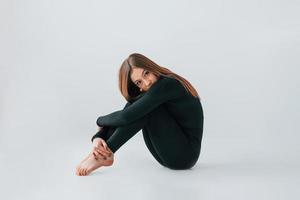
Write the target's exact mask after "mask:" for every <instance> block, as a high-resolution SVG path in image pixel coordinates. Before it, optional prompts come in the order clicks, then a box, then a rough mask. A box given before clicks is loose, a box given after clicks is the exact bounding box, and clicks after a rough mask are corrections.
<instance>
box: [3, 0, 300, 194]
mask: <svg viewBox="0 0 300 200" xmlns="http://www.w3.org/2000/svg"><path fill="white" fill-rule="evenodd" d="M299 9H300V3H299V2H297V1H294V0H285V1H283V0H276V1H271V0H263V1H262V0H253V1H238V0H230V1H221V0H212V1H196V0H185V1H171V0H167V1H158V0H152V1H138V0H135V1H133V0H130V1H121V0H119V1H95V0H88V1H79V0H75V1H71V0H47V1H46V0H42V1H41V0H26V1H21V0H15V1H10V0H1V1H0V30H1V32H0V89H1V90H0V95H1V98H0V109H1V110H0V162H1V165H0V176H1V177H4V178H1V180H0V186H1V188H3V187H6V188H7V189H6V190H4V191H5V192H4V193H2V192H1V193H2V195H4V196H5V197H6V199H7V198H8V197H11V198H12V199H14V198H15V199H17V198H20V197H23V198H24V197H28V198H31V199H32V198H34V197H35V198H37V199H38V198H40V197H41V195H42V192H49V191H48V190H47V188H49V185H51V183H53V184H54V183H55V182H56V181H58V180H59V179H60V178H59V177H57V180H56V179H55V180H54V179H51V178H50V177H48V179H46V180H50V182H49V185H47V186H43V184H41V185H39V184H37V182H39V181H43V174H45V173H46V174H47V173H49V172H51V170H54V171H55V170H57V171H59V169H60V168H59V167H60V165H59V164H57V165H53V166H57V167H53V166H52V165H51V164H53V163H55V158H59V160H60V162H61V161H62V160H63V159H66V160H65V161H66V162H65V163H69V165H68V167H69V166H70V167H69V168H66V169H65V170H66V172H67V171H68V170H70V171H71V170H73V168H71V167H73V165H74V164H76V162H77V161H78V162H79V161H80V160H81V159H82V157H83V156H84V155H85V154H86V153H87V152H88V150H89V148H90V145H91V143H90V138H91V137H92V136H93V134H95V131H96V119H97V117H98V116H100V115H105V114H109V113H111V112H113V111H116V110H119V109H122V108H123V106H124V105H125V99H124V98H123V97H122V96H121V94H120V92H119V90H118V85H117V84H118V70H119V67H120V65H121V63H122V61H123V60H124V59H125V58H127V56H128V55H129V54H131V53H134V52H138V53H142V54H144V55H146V56H148V57H149V58H150V59H152V60H154V61H155V62H157V63H158V64H160V65H162V66H165V67H167V68H169V69H171V70H172V71H174V72H175V73H178V74H179V75H181V76H183V77H185V78H186V79H187V80H189V81H190V82H191V83H192V84H193V85H194V87H195V88H196V89H197V90H198V92H199V94H200V96H201V98H202V105H203V109H204V117H205V119H204V135H203V148H202V150H201V156H200V159H199V163H201V162H203V163H205V160H206V161H207V163H208V164H207V168H208V169H209V168H210V167H212V168H213V167H214V164H209V163H210V161H212V162H211V163H215V164H216V163H217V164H218V166H221V167H219V168H218V169H220V170H222V166H226V165H225V164H224V163H231V164H232V165H231V164H228V165H227V166H230V167H233V166H235V164H234V163H241V162H242V163H246V165H245V166H248V167H249V164H251V163H257V164H259V163H263V164H264V165H263V166H264V167H265V168H260V167H261V166H259V165H256V168H255V167H254V168H255V169H256V170H257V171H263V172H268V170H270V166H273V167H276V166H277V168H273V171H272V172H274V174H277V172H279V171H276V170H280V169H283V171H289V172H291V174H292V175H286V176H284V175H283V176H282V177H281V180H282V181H283V182H284V183H285V184H290V185H289V186H291V187H289V189H287V190H285V191H282V193H280V194H281V195H282V196H280V195H278V194H276V193H273V195H274V197H277V198H280V197H282V198H284V197H286V196H287V195H291V196H289V197H295V198H296V199H297V197H298V198H299V193H298V192H297V191H296V190H294V189H295V188H293V187H294V186H295V184H296V183H299V181H297V180H298V179H299V178H300V177H299V176H300V173H299V172H300V170H299V164H300V162H299V152H300V147H299V139H300V137H299V132H300V128H299V118H300V114H299V113H300V106H299V102H300V93H299V86H300V84H299V83H300V80H299V69H298V68H299V66H300V59H299V55H300V47H299V44H300V20H299V17H300V14H299ZM142 140H143V139H142V136H141V134H137V135H136V137H134V138H133V139H132V141H129V142H128V144H125V145H126V146H124V147H121V149H120V150H119V151H120V155H119V160H122V159H123V158H124V157H126V155H128V154H130V153H133V152H135V153H136V154H135V156H136V157H137V158H139V157H138V155H140V157H141V158H142V157H143V156H145V154H146V155H147V156H148V158H149V159H152V157H151V155H150V154H149V153H147V149H146V147H145V145H144V143H143V141H142ZM134 142H136V145H134V144H135V143H134ZM126 148H128V149H127V151H125V149H126ZM74 149H76V150H74ZM123 149H124V150H123ZM130 149H132V150H130ZM54 150H56V151H55V153H54ZM74 151H75V152H74ZM66 152H68V153H69V154H66ZM137 152H141V153H137ZM78 153H80V154H79V155H78ZM43 155H47V156H48V158H53V159H51V160H50V159H49V160H45V158H44V157H43ZM62 155H63V156H62ZM66 155H68V156H66ZM121 155H123V157H122V156H121ZM51 156H52V157H51ZM64 156H66V157H64ZM129 156H130V155H129ZM37 157H43V158H44V160H40V161H37V160H36V158H37ZM130 158H132V155H131V156H130ZM228 160H230V162H229V161H228ZM120 162H121V161H120ZM123 162H124V163H125V162H126V161H125V159H124V161H123ZM136 162H138V161H136ZM70 163H71V164H70ZM149 164H150V165H153V166H156V167H157V165H156V164H155V161H154V160H153V161H152V162H149ZM49 165H50V166H52V167H48V168H47V167H46V166H49ZM30 166H32V167H30ZM199 166H200V167H199V171H201V164H199ZM45 168H46V169H47V170H45ZM124 168H125V167H124ZM241 168H242V167H241ZM258 168H259V169H258ZM24 169H26V173H25V171H23V170H24ZM42 170H44V171H42ZM249 170H250V171H251V170H253V168H251V167H249ZM274 170H275V171H274ZM12 171H14V173H12V174H9V172H12ZM46 171H48V172H46ZM54 171H52V172H53V174H55V172H54ZM116 171H117V169H112V170H111V171H110V174H111V175H113V174H114V173H117V172H116ZM72 173H73V171H72ZM214 173H215V172H214ZM226 173H227V172H226ZM226 173H225V174H226ZM231 173H232V175H234V171H231ZM243 173H244V174H243ZM242 174H243V175H245V176H247V175H249V174H251V172H247V171H240V175H241V176H243V175H242ZM48 175H49V174H48ZM72 175H73V174H72ZM219 175H220V174H219ZM160 176H163V175H160ZM249 176H250V175H249ZM257 176H258V177H259V176H260V175H259V174H258V175H257ZM30 177H31V178H30ZM60 177H61V176H60ZM219 177H220V176H219ZM291 177H293V178H291ZM81 178H82V177H81ZM24 179H25V180H27V181H31V182H30V183H31V185H28V184H26V183H27V181H24ZM99 179H100V180H101V177H98V181H99ZM21 180H23V181H21ZM64 180H65V183H68V181H67V178H65V179H64ZM76 180H78V179H76ZM80 180H82V179H79V180H78V182H80ZM210 180H211V179H210ZM194 183H195V184H197V182H194ZM245 183H249V182H245ZM264 183H265V185H262V186H266V185H267V184H269V185H268V186H270V185H271V186H270V188H271V189H270V193H267V195H266V196H265V197H270V196H271V190H272V191H273V192H274V190H275V191H276V188H277V186H278V188H281V186H280V184H278V185H276V184H275V185H272V184H274V182H272V181H271V182H264ZM271 183H272V184H271ZM78 184H79V183H78ZM86 184H87V183H86ZM203 184H204V185H205V183H203ZM224 184H225V185H226V181H225V180H224ZM25 185H26V186H25ZM254 185H255V184H254V183H253V185H252V186H253V187H254ZM15 186H17V187H18V188H19V189H20V191H19V193H18V194H16V193H15V194H13V195H12V193H13V191H15V188H14V187H15ZM24 187H25V188H26V189H21V188H24ZM36 187H38V189H37V190H35V189H34V188H36ZM74 187H75V186H74ZM219 188H222V186H221V185H220V187H219ZM57 190H59V189H58V188H56V189H55V190H54V191H57ZM37 191H41V193H36V192H37ZM244 191H245V192H246V191H247V190H246V189H245V190H244ZM77 192H78V193H80V192H79V190H77ZM206 192H207V191H206ZM223 192H224V191H223ZM248 192H249V193H250V191H248ZM277 192H278V190H277ZM49 193H50V192H49ZM70 193H71V192H70ZM129 193H130V192H129ZM225 193H226V192H225ZM262 193H263V192H262ZM265 194H266V193H265ZM0 195H1V194H0ZM11 195H12V196H11ZM18 195H20V196H18ZM52 195H53V193H52ZM65 195H66V196H68V195H67V193H65ZM199 195H200V194H199ZM206 195H207V197H210V198H213V197H214V198H215V197H216V196H214V195H213V194H212V193H206ZM228 195H229V194H228ZM223 196H224V194H223ZM48 197H49V199H50V196H48ZM51 197H54V196H51ZM68 197H69V196H68ZM177 197H180V196H177ZM231 197H233V196H231ZM239 197H247V195H245V196H242V194H241V196H239ZM252 197H253V196H252ZM261 197H264V196H261ZM274 197H273V198H274ZM1 199H2V198H1Z"/></svg>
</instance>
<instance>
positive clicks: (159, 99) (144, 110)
mask: <svg viewBox="0 0 300 200" xmlns="http://www.w3.org/2000/svg"><path fill="white" fill-rule="evenodd" d="M161 104H164V105H165V108H166V109H167V110H168V111H169V113H170V114H171V115H172V116H173V117H174V119H175V120H176V121H177V123H178V124H179V126H180V127H181V128H182V130H183V131H186V133H187V134H189V133H190V134H191V136H195V137H198V138H199V137H202V129H203V110H202V106H201V103H200V99H199V98H196V97H194V96H192V95H191V94H190V93H189V92H188V91H187V90H186V89H185V88H184V86H183V85H182V84H181V83H180V82H179V81H178V80H177V79H175V78H171V77H167V76H163V75H161V76H160V78H159V79H158V80H157V81H156V82H155V83H154V84H153V85H152V86H151V87H150V89H149V90H148V91H146V92H145V93H144V95H142V96H141V97H140V98H139V99H137V100H136V101H134V102H133V103H132V104H131V105H129V106H125V108H124V109H123V110H119V111H115V112H112V113H110V114H108V115H104V116H100V117H98V119H97V121H96V123H97V125H98V126H101V127H103V126H123V125H126V124H129V123H132V122H133V121H135V120H137V119H139V118H140V117H142V116H144V115H146V114H148V113H149V112H151V111H152V110H153V109H155V108H156V107H157V106H159V105H161ZM195 130H196V131H195ZM199 131H200V132H201V136H200V134H199ZM199 139H200V140H201V138H199Z"/></svg>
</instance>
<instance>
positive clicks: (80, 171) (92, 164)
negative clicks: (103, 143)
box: [76, 153, 114, 176]
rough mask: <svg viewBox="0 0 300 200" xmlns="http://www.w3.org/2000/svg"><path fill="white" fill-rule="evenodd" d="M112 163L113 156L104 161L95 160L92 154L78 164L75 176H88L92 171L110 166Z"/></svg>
mask: <svg viewBox="0 0 300 200" xmlns="http://www.w3.org/2000/svg"><path fill="white" fill-rule="evenodd" d="M113 162H114V156H113V154H112V155H111V156H110V157H108V158H107V159H106V160H104V159H99V158H98V159H97V160H96V159H95V156H94V155H93V154H91V153H90V154H89V155H88V156H87V157H86V158H85V159H84V160H82V161H81V162H80V164H79V165H78V167H77V168H76V175H78V176H86V175H89V174H90V173H91V172H92V171H94V170H96V169H98V168H99V167H102V166H111V165H112V164H113Z"/></svg>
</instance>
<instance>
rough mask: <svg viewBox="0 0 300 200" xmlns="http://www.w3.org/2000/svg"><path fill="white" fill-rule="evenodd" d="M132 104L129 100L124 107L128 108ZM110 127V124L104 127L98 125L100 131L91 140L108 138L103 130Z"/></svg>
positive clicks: (107, 129)
mask: <svg viewBox="0 0 300 200" xmlns="http://www.w3.org/2000/svg"><path fill="white" fill-rule="evenodd" d="M130 104H131V103H129V102H127V103H126V105H125V107H124V108H123V109H125V108H127V107H128V106H129V105H130ZM109 128H110V127H109V126H103V127H102V126H98V131H97V133H96V134H95V135H93V137H92V139H91V141H92V142H93V140H94V139H95V138H102V139H106V138H105V136H106V134H104V133H103V132H105V131H109Z"/></svg>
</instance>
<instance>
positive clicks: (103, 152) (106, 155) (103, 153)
mask: <svg viewBox="0 0 300 200" xmlns="http://www.w3.org/2000/svg"><path fill="white" fill-rule="evenodd" d="M98 152H99V153H100V154H101V155H104V156H105V157H110V156H111V153H110V152H107V151H103V150H102V149H98Z"/></svg>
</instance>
